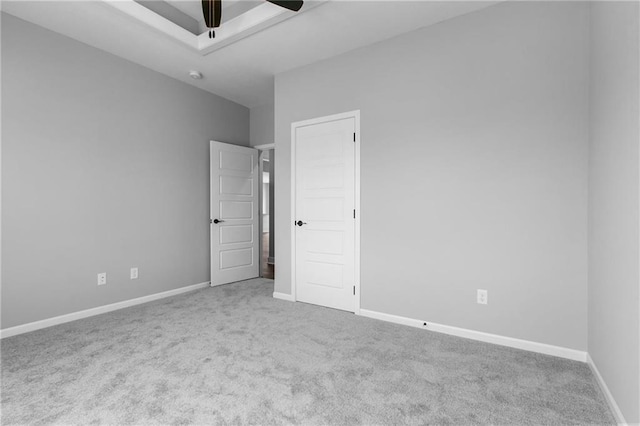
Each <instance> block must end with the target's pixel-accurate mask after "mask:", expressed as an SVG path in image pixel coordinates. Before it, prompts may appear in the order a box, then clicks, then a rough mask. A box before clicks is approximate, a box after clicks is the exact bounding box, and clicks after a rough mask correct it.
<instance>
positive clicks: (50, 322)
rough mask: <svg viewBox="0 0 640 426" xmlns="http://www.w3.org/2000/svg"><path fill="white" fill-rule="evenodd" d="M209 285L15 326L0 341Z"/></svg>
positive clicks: (1, 336)
mask: <svg viewBox="0 0 640 426" xmlns="http://www.w3.org/2000/svg"><path fill="white" fill-rule="evenodd" d="M210 283H211V282H210V281H207V282H204V283H200V284H193V285H189V286H186V287H180V288H176V289H174V290H168V291H163V292H161V293H155V294H150V295H148V296H142V297H137V298H135V299H129V300H124V301H122V302H116V303H111V304H109V305H103V306H98V307H96V308H91V309H85V310H83V311H77V312H73V313H70V314H65V315H60V316H57V317H53V318H47V319H44V320H40V321H34V322H30V323H27V324H22V325H17V326H15V327H9V328H5V329H4V330H0V339H4V338H5V337H11V336H16V335H18V334H23V333H28V332H30V331H35V330H40V329H42V328H47V327H52V326H54V325H58V324H64V323H66V322H71V321H75V320H79V319H83V318H88V317H93V316H95V315H100V314H105V313H107V312H112V311H117V310H118V309H124V308H128V307H131V306H135V305H141V304H143V303H147V302H152V301H154V300H158V299H164V298H165V297H171V296H176V295H178V294H182V293H187V292H189V291H194V290H199V289H201V288H206V287H209V284H210Z"/></svg>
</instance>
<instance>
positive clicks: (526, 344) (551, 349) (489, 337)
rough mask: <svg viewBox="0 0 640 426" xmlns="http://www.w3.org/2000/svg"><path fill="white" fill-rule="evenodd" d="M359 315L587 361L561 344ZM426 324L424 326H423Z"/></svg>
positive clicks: (362, 312)
mask: <svg viewBox="0 0 640 426" xmlns="http://www.w3.org/2000/svg"><path fill="white" fill-rule="evenodd" d="M360 315H362V316H364V317H368V318H374V319H378V320H382V321H388V322H393V323H396V324H402V325H408V326H411V327H416V328H422V329H425V330H430V331H435V332H437V333H443V334H449V335H452V336H458V337H464V338H467V339H472V340H478V341H480V342H486V343H493V344H496V345H502V346H508V347H510V348H516V349H522V350H525V351H531V352H537V353H541V354H545V355H552V356H557V357H560V358H566V359H571V360H574V361H581V362H586V361H587V353H586V352H584V351H579V350H576V349H569V348H564V347H561V346H554V345H548V344H546V343H538V342H532V341H530V340H522V339H516V338H513V337H506V336H500V335H498V334H491V333H484V332H482V331H475V330H469V329H466V328H459V327H452V326H450V325H443V324H437V323H434V322H430V321H421V320H417V319H412V318H406V317H401V316H397V315H391V314H385V313H382V312H376V311H370V310H368V309H361V310H360ZM425 324H426V326H425Z"/></svg>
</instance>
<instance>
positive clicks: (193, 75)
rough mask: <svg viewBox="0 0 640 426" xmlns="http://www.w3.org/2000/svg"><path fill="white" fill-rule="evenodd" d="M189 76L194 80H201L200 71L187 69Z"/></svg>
mask: <svg viewBox="0 0 640 426" xmlns="http://www.w3.org/2000/svg"><path fill="white" fill-rule="evenodd" d="M189 77H191V78H192V79H194V80H201V79H202V73H201V72H200V71H189Z"/></svg>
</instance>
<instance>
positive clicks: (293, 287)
mask: <svg viewBox="0 0 640 426" xmlns="http://www.w3.org/2000/svg"><path fill="white" fill-rule="evenodd" d="M346 118H353V119H354V121H355V123H354V126H355V132H356V141H355V145H356V146H355V169H354V174H355V187H356V188H355V208H356V219H355V235H354V238H355V256H354V263H355V264H354V272H355V276H354V280H355V283H354V284H355V287H356V300H355V305H354V308H353V309H354V313H355V314H356V315H359V314H360V297H361V296H360V295H361V286H360V216H361V209H360V110H359V109H358V110H354V111H348V112H343V113H340V114H333V115H328V116H324V117H317V118H312V119H309V120H303V121H296V122H294V123H291V141H290V143H291V168H290V170H291V193H290V195H289V196H290V200H291V221H294V220H295V217H296V143H295V141H296V129H297V128H298V127H304V126H311V125H314V124H320V123H327V122H330V121H338V120H344V119H346ZM290 223H291V222H290ZM295 256H296V234H295V232H294V231H293V230H292V231H291V297H292V298H293V301H295V300H296V257H295Z"/></svg>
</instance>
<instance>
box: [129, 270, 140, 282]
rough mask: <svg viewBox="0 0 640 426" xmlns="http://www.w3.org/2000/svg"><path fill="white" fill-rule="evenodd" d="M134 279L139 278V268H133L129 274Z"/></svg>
mask: <svg viewBox="0 0 640 426" xmlns="http://www.w3.org/2000/svg"><path fill="white" fill-rule="evenodd" d="M129 276H130V278H131V279H132V280H137V279H138V268H131V274H130V275H129Z"/></svg>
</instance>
